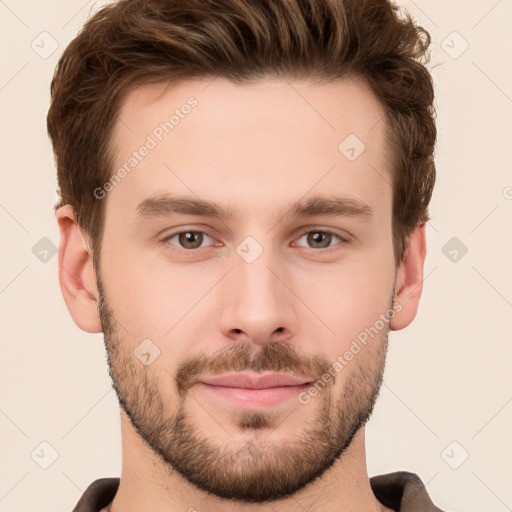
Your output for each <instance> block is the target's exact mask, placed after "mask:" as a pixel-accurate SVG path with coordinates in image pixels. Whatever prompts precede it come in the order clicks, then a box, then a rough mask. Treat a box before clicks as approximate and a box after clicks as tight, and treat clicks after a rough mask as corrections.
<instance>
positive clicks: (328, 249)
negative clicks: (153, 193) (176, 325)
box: [162, 229, 350, 253]
mask: <svg viewBox="0 0 512 512" xmlns="http://www.w3.org/2000/svg"><path fill="white" fill-rule="evenodd" d="M182 233H196V234H203V235H206V236H210V235H209V234H208V233H206V232H205V231H201V230H194V229H184V230H181V231H175V232H174V233H171V234H170V235H167V236H166V237H165V238H163V239H162V243H164V244H165V245H166V246H168V245H169V241H170V240H172V239H173V238H175V237H176V236H178V235H181V234H182ZM309 233H322V234H327V235H331V236H334V237H336V238H338V239H339V240H340V243H338V244H335V245H334V246H332V247H326V248H322V249H315V248H313V247H309V248H308V247H303V246H300V247H303V248H304V249H311V250H312V251H315V252H322V253H328V252H331V251H332V250H336V248H337V246H338V245H348V244H349V243H350V241H349V240H348V239H347V238H344V237H342V236H341V235H340V234H339V233H336V232H335V231H331V230H329V229H308V230H306V231H303V232H302V233H301V234H300V235H299V237H298V238H297V239H300V238H302V237H303V236H304V235H307V234H309ZM210 238H213V237H210ZM170 245H173V244H170ZM174 248H175V249H176V250H178V251H184V252H188V253H193V252H197V251H199V250H200V249H206V247H199V248H196V249H184V248H180V247H177V246H174ZM171 250H174V249H171Z"/></svg>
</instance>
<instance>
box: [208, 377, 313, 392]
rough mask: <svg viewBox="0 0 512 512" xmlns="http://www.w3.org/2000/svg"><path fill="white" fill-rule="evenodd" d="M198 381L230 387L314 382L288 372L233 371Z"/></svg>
mask: <svg viewBox="0 0 512 512" xmlns="http://www.w3.org/2000/svg"><path fill="white" fill-rule="evenodd" d="M198 382H200V383H203V384H208V385H210V386H224V387H230V388H244V389H267V388H275V387H283V386H302V385H305V384H309V383H310V382H312V380H311V379H307V378H301V377H295V376H293V375H288V374H277V373H273V374H267V375H260V376H258V375H250V374H246V373H232V374H226V375H216V376H213V377H207V378H202V379H199V380H198Z"/></svg>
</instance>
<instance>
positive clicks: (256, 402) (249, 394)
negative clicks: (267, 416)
mask: <svg viewBox="0 0 512 512" xmlns="http://www.w3.org/2000/svg"><path fill="white" fill-rule="evenodd" d="M200 384H201V386H202V387H203V388H204V389H206V390H208V391H210V392H211V393H214V394H215V395H217V396H219V397H221V398H224V399H227V400H229V401H231V402H233V403H235V404H237V405H239V406H242V407H243V406H248V407H270V406H273V405H278V404H280V403H282V402H285V401H286V400H289V399H290V398H297V396H298V394H299V393H301V392H302V391H304V390H305V389H307V388H308V387H309V386H310V384H309V383H308V384H302V385H300V386H279V387H275V388H265V389H247V388H231V387H227V386H214V385H212V384H205V383H204V382H201V383H200Z"/></svg>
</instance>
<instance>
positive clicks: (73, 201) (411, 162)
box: [47, 0, 437, 266]
mask: <svg viewBox="0 0 512 512" xmlns="http://www.w3.org/2000/svg"><path fill="white" fill-rule="evenodd" d="M430 40H431V38H430V34H429V33H428V32H427V31H426V30H425V29H423V28H422V27H420V26H417V25H416V24H415V22H414V21H413V19H412V18H411V16H410V14H409V13H407V12H402V11H401V10H400V8H399V7H397V6H396V5H395V4H392V3H390V2H389V1H388V0H293V1H288V0H258V1H254V0H208V1H207V0H120V1H118V2H116V3H114V4H111V5H106V6H104V7H102V8H101V9H100V10H99V11H98V12H97V13H95V14H94V15H93V16H92V17H91V18H90V19H89V20H88V21H87V22H86V23H85V25H84V27H83V28H82V30H81V31H80V33H79V34H78V35H77V36H76V37H75V38H74V39H73V40H72V41H71V43H70V44H69V45H68V47H67V48H66V50H65V51H64V53H63V54H62V56H61V58H60V60H59V62H58V65H57V67H56V70H55V73H54V76H53V80H52V83H51V106H50V109H49V112H48V119H47V123H48V133H49V135H50V137H51V140H52V144H53V150H54V153H55V159H56V166H57V177H58V184H59V187H60V191H59V196H60V201H59V202H58V203H57V204H56V205H55V209H57V208H59V207H60V206H62V205H64V204H70V205H71V206H72V207H73V210H74V212H75V215H76V217H77V222H78V224H79V226H80V227H81V228H82V229H83V230H84V231H85V233H86V234H87V235H88V236H89V237H90V239H91V244H92V250H93V254H94V255H96V256H97V257H99V252H100V248H101V240H102V235H103V230H104V222H105V218H104V217H105V204H104V203H105V201H102V200H99V199H97V198H96V196H95V195H94V194H93V190H95V189H96V188H97V187H101V186H102V185H103V184H104V183H105V182H107V181H108V179H109V177H110V176H111V175H112V171H113V168H112V167H113V155H112V154H111V146H110V141H111V136H112V133H113V128H114V126H115V123H116V120H117V117H116V116H117V111H118V109H119V108H120V105H121V101H122V100H123V98H124V97H125V96H126V94H127V92H128V91H129V90H131V89H133V88H134V87H136V86H138V85H142V84H147V83H174V82H176V81H179V80H185V79H193V78H210V77H211V78H215V77H222V78H227V79H229V80H232V81H234V82H239V83H242V82H249V81H253V80H258V79H260V78H263V77H265V76H273V77H290V78H310V79H319V80H323V81H324V82H325V81H334V80H336V79H339V78H343V77H349V76H357V77H362V78H363V79H364V80H366V83H367V84H368V85H369V86H370V87H371V90H372V91H373V92H374V93H375V95H376V97H377V98H378V100H380V103H381V104H382V106H383V107H384V111H385V113H386V123H385V125H386V133H387V138H386V141H387V148H388V154H389V155H390V157H391V160H392V161H391V162H390V168H391V170H392V172H391V183H392V189H393V248H394V257H395V263H396V265H397V266H398V265H399V263H400V262H401V261H402V259H403V256H404V251H405V248H406V245H407V239H408V237H409V235H410V233H411V231H412V230H413V229H414V228H415V227H417V226H419V225H421V224H423V223H424V222H426V221H428V220H429V219H430V216H429V213H428V204H429V202H430V198H431V195H432V191H433V187H434V183H435V174H436V172H435V163H434V147H435V142H436V134H437V130H436V126H435V120H434V117H435V110H434V107H433V101H434V87H433V82H432V78H431V76H430V73H429V72H428V70H427V69H426V67H425V65H424V64H426V63H427V62H428V61H429V58H430V56H429V54H428V51H427V50H428V47H429V45H430ZM340 142H341V141H340Z"/></svg>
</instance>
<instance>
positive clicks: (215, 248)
mask: <svg viewBox="0 0 512 512" xmlns="http://www.w3.org/2000/svg"><path fill="white" fill-rule="evenodd" d="M429 43H430V37H429V35H428V33H426V32H425V31H423V30H422V29H421V28H419V27H416V26H415V25H414V23H413V21H412V20H411V19H410V18H409V17H407V16H406V17H404V18H401V17H400V16H399V13H398V10H397V9H396V8H395V7H394V6H392V5H390V4H389V3H388V2H386V1H385V0H371V1H370V0H367V1H363V2H361V1H360V0H357V1H356V0H343V1H342V0H306V1H301V2H288V1H285V0H279V1H278V0H273V1H271V0H266V1H261V2H252V1H250V0H223V1H222V2H221V1H208V2H207V1H205V0H187V2H183V1H176V0H121V1H120V2H117V3H115V4H112V5H109V6H106V7H104V8H102V9H101V10H100V11H99V12H98V13H97V14H95V15H94V16H93V17H92V18H91V19H90V20H89V21H88V22H87V23H86V25H85V27H84V29H83V30H82V32H81V33H80V34H79V35H78V36H77V37H76V38H75V39H74V40H73V41H72V42H71V43H70V44H69V46H68V48H67V49H66V50H65V52H64V54H63V56H62V58H61V60H60V62H59V65H58V67H57V69H56V73H55V76H54V79H53V82H52V105H51V108H50V111H49V115H48V129H49V134H50V136H51V138H52V142H53V145H54V151H55V154H56V162H57V169H58V179H59V186H60V193H61V201H60V202H59V204H57V205H56V216H57V219H58V223H59V227H60V230H61V242H60V247H59V269H60V271H59V278H60V285H61V289H62V293H63V295H64V298H65V301H66V304H67V306H68V309H69V311H70V313H71V315H72V317H73V319H74V321H75V322H76V324H77V325H78V326H79V327H80V328H81V329H82V330H84V331H86V332H91V333H93V332H103V333H104V337H105V345H106V350H107V356H108V363H109V369H110V376H111V379H112V383H113V386H114V389H115V391H116V393H117V396H118V399H119V402H120V406H121V429H122V450H123V460H122V474H121V477H120V479H119V478H100V479H98V480H96V481H95V482H93V483H92V484H91V485H90V486H89V487H88V488H87V490H86V491H85V493H84V495H83V496H82V497H81V499H80V500H79V502H78V503H77V505H76V506H75V508H74V511H75V512H79V511H80V512H85V511H87V512H91V511H100V510H101V511H102V512H105V511H110V512H134V511H142V510H147V511H151V512H160V511H164V510H165V511H168V512H170V511H186V510H187V511H203V510H204V511H212V512H214V511H228V512H235V511H248V510H250V511H268V510H279V511H282V512H287V511H292V510H293V511H297V510H310V511H320V510H322V511H324V512H329V511H337V512H348V511H356V510H357V511H363V510H364V511H365V512H374V511H375V512H376V511H391V510H400V511H402V512H411V511H413V510H414V511H422V512H426V511H439V510H440V509H439V508H437V507H436V506H435V505H434V504H433V502H432V501H431V499H430V498H429V496H428V494H427V491H426V489H425V487H424V484H423V483H422V481H421V479H420V478H419V477H418V476H417V475H416V474H414V473H410V472H396V473H389V474H386V475H378V476H374V477H372V478H371V479H369V478H368V474H367V469H366V456H365V430H364V429H365V424H366V422H367V421H368V419H369V418H370V415H371V413H372V410H373V407H374V404H375V401H376V399H377V396H378V394H379V389H380V386H381V383H382V377H383V371H384V366H385V357H386V350H387V343H388V332H389V330H399V329H403V328H405V327H407V326H408V325H409V324H410V323H411V322H412V321H413V319H414V317H415V315H416V312H417V308H418V303H419V299H420V296H421V292H422V279H423V264H424V260H425V255H426V245H425V223H426V221H427V220H428V219H429V213H428V204H429V201H430V198H431V194H432V190H433V186H434V181H435V166H434V159H433V151H434V145H435V139H436V128H435V123H434V110H433V107H432V103H433V86H432V81H431V77H430V75H429V73H428V72H427V70H426V68H425V67H424V65H423V64H422V63H421V62H420V60H421V59H422V58H424V57H425V56H426V52H427V47H428V45H429Z"/></svg>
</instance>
